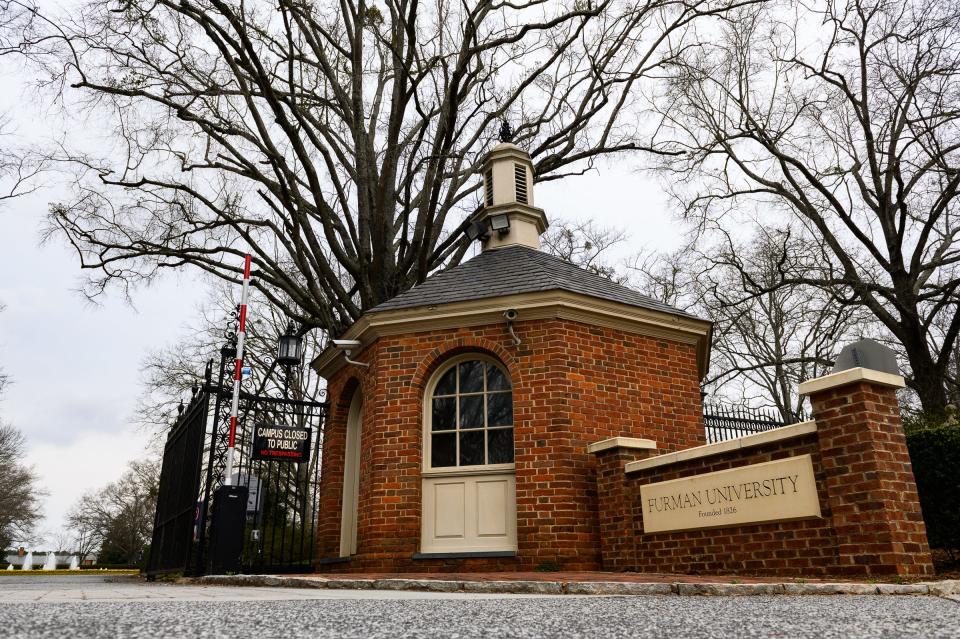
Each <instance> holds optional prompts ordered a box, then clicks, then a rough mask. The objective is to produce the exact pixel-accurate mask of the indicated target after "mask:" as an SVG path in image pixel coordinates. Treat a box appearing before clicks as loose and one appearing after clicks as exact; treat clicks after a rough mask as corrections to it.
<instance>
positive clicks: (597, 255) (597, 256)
mask: <svg viewBox="0 0 960 639" xmlns="http://www.w3.org/2000/svg"><path fill="white" fill-rule="evenodd" d="M626 241H627V233H626V231H624V230H623V229H619V228H615V227H604V226H600V225H598V224H595V223H594V222H592V221H590V220H587V221H585V222H584V221H581V222H570V221H567V220H563V219H554V220H551V222H550V228H548V229H547V232H546V233H544V234H543V235H542V236H541V237H540V242H541V245H542V248H543V250H544V251H546V252H548V253H550V254H552V255H555V256H557V257H559V258H560V259H562V260H565V261H567V262H570V263H571V264H575V265H577V266H579V267H580V268H584V269H586V270H588V271H590V272H591V273H596V274H597V275H602V276H603V277H606V278H607V279H610V280H613V281H614V282H617V283H618V284H624V283H626V281H627V276H626V272H625V271H624V269H622V268H618V266H617V263H615V262H611V261H610V259H608V258H609V256H610V253H611V252H612V251H611V249H613V248H614V247H616V246H619V245H621V244H623V243H624V242H626Z"/></svg>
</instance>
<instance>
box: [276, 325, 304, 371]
mask: <svg viewBox="0 0 960 639" xmlns="http://www.w3.org/2000/svg"><path fill="white" fill-rule="evenodd" d="M302 348H303V338H302V337H300V336H299V335H297V334H296V332H295V330H294V327H293V322H290V323H289V324H288V325H287V332H286V333H284V334H283V335H281V336H280V343H279V346H278V347H277V363H278V364H280V365H281V366H293V365H294V364H299V363H300V359H301V350H302Z"/></svg>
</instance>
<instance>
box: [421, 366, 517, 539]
mask: <svg viewBox="0 0 960 639" xmlns="http://www.w3.org/2000/svg"><path fill="white" fill-rule="evenodd" d="M425 400H426V401H425V402H424V414H423V423H424V457H423V510H422V511H421V513H422V525H421V539H420V550H421V552H423V553H463V552H494V551H516V549H517V503H516V492H517V489H516V480H515V473H514V469H515V465H514V460H513V386H512V384H511V382H510V377H509V375H507V371H506V369H505V368H504V367H503V366H502V365H501V364H500V363H499V362H497V361H495V360H493V359H492V358H489V357H486V356H482V355H479V354H473V353H471V354H466V355H462V356H460V357H457V358H453V359H452V360H451V361H450V362H449V363H447V365H446V366H444V367H441V368H440V369H439V370H438V371H437V373H436V374H435V375H434V378H433V380H432V381H431V383H430V384H429V385H428V388H427V394H426V397H425Z"/></svg>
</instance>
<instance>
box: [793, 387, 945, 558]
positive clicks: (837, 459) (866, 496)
mask: <svg viewBox="0 0 960 639" xmlns="http://www.w3.org/2000/svg"><path fill="white" fill-rule="evenodd" d="M903 386H904V383H903V378H902V377H900V376H898V375H891V374H889V373H882V372H879V371H875V370H871V369H866V368H852V369H848V370H845V371H841V372H839V373H833V374H831V375H826V376H824V377H820V378H817V379H814V380H810V381H809V382H805V383H803V384H801V385H800V393H801V394H803V395H808V396H809V397H810V403H811V405H812V406H813V418H814V419H815V420H816V422H817V434H818V437H819V443H820V452H821V459H822V461H823V470H824V474H825V475H826V486H827V493H828V502H829V504H830V516H831V518H832V523H833V527H834V530H835V531H836V534H837V538H838V557H837V564H836V566H837V567H836V572H837V573H839V574H848V575H858V576H864V575H894V574H895V575H904V576H918V575H930V574H932V573H933V563H932V561H931V558H930V548H929V546H928V544H927V531H926V527H925V526H924V523H923V516H922V514H921V511H920V499H919V497H918V496H917V486H916V483H915V481H914V478H913V468H912V467H911V465H910V455H909V453H908V452H907V442H906V438H905V437H904V434H903V426H902V424H901V423H900V407H899V404H898V402H897V389H898V388H902V387H903ZM825 514H826V513H825Z"/></svg>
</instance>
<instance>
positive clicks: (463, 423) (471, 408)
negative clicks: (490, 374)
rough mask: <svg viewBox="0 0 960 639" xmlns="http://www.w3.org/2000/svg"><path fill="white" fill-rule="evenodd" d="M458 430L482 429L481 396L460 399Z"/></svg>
mask: <svg viewBox="0 0 960 639" xmlns="http://www.w3.org/2000/svg"><path fill="white" fill-rule="evenodd" d="M460 428H483V395H468V396H467V397H461V398H460Z"/></svg>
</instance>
